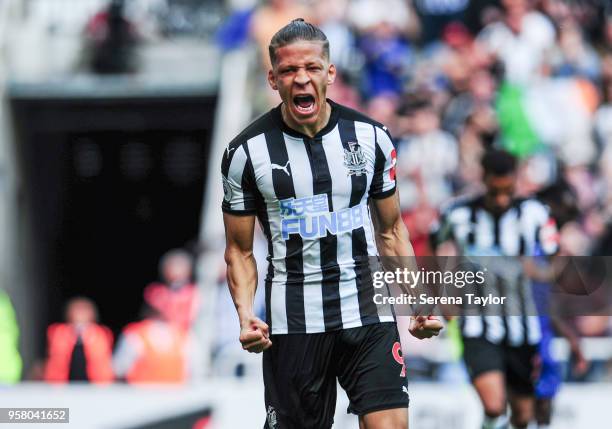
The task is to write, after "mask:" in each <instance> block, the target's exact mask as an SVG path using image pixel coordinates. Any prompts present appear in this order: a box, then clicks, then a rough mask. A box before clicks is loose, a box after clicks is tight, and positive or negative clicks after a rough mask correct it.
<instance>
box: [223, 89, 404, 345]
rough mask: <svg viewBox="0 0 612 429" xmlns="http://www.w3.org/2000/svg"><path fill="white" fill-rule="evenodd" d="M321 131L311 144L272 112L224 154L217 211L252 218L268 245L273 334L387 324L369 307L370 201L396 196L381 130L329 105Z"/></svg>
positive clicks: (391, 154)
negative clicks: (371, 199)
mask: <svg viewBox="0 0 612 429" xmlns="http://www.w3.org/2000/svg"><path fill="white" fill-rule="evenodd" d="M328 101H329V103H330V104H331V106H332V112H331V116H330V119H329V122H328V124H327V125H326V126H325V128H323V129H322V130H321V131H320V132H319V133H318V134H317V135H316V136H315V137H313V138H309V137H307V136H305V135H303V134H301V133H298V132H297V131H295V130H292V129H291V128H289V127H288V126H287V125H286V124H285V123H284V122H283V120H282V114H281V111H280V106H278V107H276V108H275V109H272V110H271V111H269V112H268V113H266V114H265V115H263V116H262V117H260V118H259V119H257V120H256V121H255V122H253V123H252V124H251V125H250V126H249V127H247V128H246V129H245V130H244V131H243V132H242V133H241V134H240V135H239V136H238V137H236V138H235V139H234V140H233V141H232V142H231V143H230V144H229V146H228V147H227V149H226V151H225V154H224V157H223V162H222V167H221V172H222V176H223V177H222V178H223V188H224V200H223V204H222V208H223V211H224V212H226V213H230V214H234V215H256V216H257V218H258V220H259V222H260V224H261V226H262V229H263V231H264V233H265V235H266V238H267V240H268V261H269V264H268V273H267V276H266V282H265V288H266V319H267V323H268V324H269V325H270V327H271V330H272V333H273V334H287V333H289V334H291V333H315V332H325V331H333V330H338V329H348V328H352V327H357V326H364V325H369V324H373V323H379V322H386V321H393V320H394V319H393V316H392V315H390V314H391V312H390V311H389V312H386V313H385V314H383V313H382V312H380V313H379V312H378V310H380V307H379V308H378V310H377V306H376V304H375V303H374V301H373V297H374V289H373V285H372V273H371V267H370V265H369V263H368V257H371V256H376V255H378V252H377V249H376V243H375V238H374V229H373V226H372V221H371V218H370V212H369V209H368V201H369V199H370V198H375V199H380V198H386V197H389V196H391V195H393V194H394V192H395V160H396V158H395V149H394V146H393V143H392V141H391V138H390V136H389V134H388V132H387V129H386V127H384V126H383V125H381V124H379V123H377V122H375V121H373V120H372V119H369V118H368V117H366V116H364V115H362V114H360V113H358V112H356V111H354V110H351V109H348V108H346V107H344V106H341V105H339V104H336V103H334V102H332V101H330V100H328Z"/></svg>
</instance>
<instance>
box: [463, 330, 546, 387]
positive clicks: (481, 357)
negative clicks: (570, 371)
mask: <svg viewBox="0 0 612 429" xmlns="http://www.w3.org/2000/svg"><path fill="white" fill-rule="evenodd" d="M537 357H538V348H537V346H532V345H522V346H518V347H511V346H507V345H504V344H493V343H491V342H490V341H487V340H486V339H484V338H464V339H463V359H464V360H465V365H466V367H467V370H468V374H469V375H470V378H471V379H472V380H474V379H475V378H476V377H478V376H479V375H481V374H483V373H485V372H488V371H501V372H502V373H503V374H504V375H505V378H506V385H507V386H508V389H509V390H511V391H512V392H514V393H518V394H522V395H533V394H534V392H535V381H536V379H537V373H536V371H537V364H536V363H537Z"/></svg>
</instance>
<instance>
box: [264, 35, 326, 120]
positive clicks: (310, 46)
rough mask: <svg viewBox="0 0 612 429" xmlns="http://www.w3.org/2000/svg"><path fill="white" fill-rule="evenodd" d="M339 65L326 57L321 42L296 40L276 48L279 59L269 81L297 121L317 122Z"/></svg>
mask: <svg viewBox="0 0 612 429" xmlns="http://www.w3.org/2000/svg"><path fill="white" fill-rule="evenodd" d="M335 78H336V68H335V67H334V65H333V64H329V61H328V59H327V58H326V57H325V53H324V50H323V44H322V43H320V42H309V41H297V42H295V43H291V44H289V45H286V46H283V47H281V48H278V49H277V50H276V63H275V64H273V65H272V70H270V71H269V72H268V82H269V83H270V86H271V87H272V89H274V90H276V91H278V93H279V95H280V97H281V99H282V100H283V103H284V104H285V106H286V113H287V115H288V116H289V119H290V120H291V121H292V122H295V124H297V125H301V126H309V125H315V124H316V123H317V119H318V118H319V116H320V115H322V114H323V112H324V106H325V102H326V101H325V95H326V93H327V85H330V84H331V83H333V82H334V79H335Z"/></svg>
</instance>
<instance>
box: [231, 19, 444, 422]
mask: <svg viewBox="0 0 612 429" xmlns="http://www.w3.org/2000/svg"><path fill="white" fill-rule="evenodd" d="M269 54H270V60H271V64H272V70H270V71H269V72H268V81H269V84H270V86H271V87H272V88H273V89H274V90H276V91H278V92H279V94H280V97H281V99H282V103H281V104H280V105H279V106H277V107H276V108H274V109H272V110H270V111H269V112H268V113H266V114H265V115H263V116H262V117H260V118H259V119H257V120H256V121H255V122H253V123H252V124H251V125H249V126H248V127H247V128H246V129H245V130H244V131H243V132H242V133H241V134H240V135H238V136H237V137H236V138H235V139H234V140H233V141H232V142H231V143H230V144H229V145H228V147H227V149H226V150H225V153H224V157H223V161H222V167H221V170H222V176H223V177H222V178H223V188H224V200H223V204H222V208H223V212H224V214H223V218H224V223H225V231H226V250H225V260H226V263H227V274H228V282H229V288H230V292H231V294H232V298H233V300H234V304H235V306H236V309H237V312H238V316H239V320H240V328H241V330H240V342H241V343H242V346H243V348H244V349H245V350H247V351H249V352H253V353H260V352H263V372H264V384H265V402H266V404H265V405H266V415H267V418H266V423H265V427H266V428H270V429H273V428H274V429H276V428H282V429H286V428H312V429H322V428H330V427H331V426H332V424H333V416H334V411H335V405H336V383H337V382H339V383H340V385H341V387H342V388H343V389H344V390H345V391H346V393H347V395H348V398H349V400H350V405H349V409H348V411H349V412H351V413H354V414H356V415H358V416H359V425H360V428H365V429H383V428H384V429H399V428H402V429H404V428H406V427H407V426H408V412H407V408H408V390H407V382H406V378H405V370H404V368H403V361H402V359H401V356H400V355H399V352H398V350H399V335H398V330H397V325H396V323H395V319H394V316H393V313H392V312H383V311H380V308H379V307H377V306H376V305H375V303H374V301H373V296H374V288H373V284H372V271H371V269H370V266H369V263H368V258H370V257H374V258H376V257H377V256H378V255H380V256H383V257H397V256H408V257H412V256H413V250H412V246H411V244H410V241H409V239H408V233H407V230H406V227H405V226H404V224H403V222H402V219H401V217H400V211H399V203H398V195H397V190H396V186H395V150H394V147H393V144H392V141H391V138H390V136H389V133H388V132H387V129H386V127H384V126H383V125H382V124H379V123H377V122H375V121H373V120H372V119H370V118H368V117H366V116H364V115H362V114H360V113H358V112H356V111H353V110H351V109H348V108H346V107H343V106H341V105H339V104H336V103H334V102H333V101H331V100H329V99H327V98H326V92H327V87H328V85H330V84H332V83H333V82H334V79H335V76H336V69H335V67H334V65H333V64H331V63H330V58H329V43H328V40H327V37H326V36H325V34H323V32H322V31H321V30H320V29H318V28H317V27H315V26H313V25H311V24H309V23H307V22H304V20H302V19H296V20H294V21H292V22H291V23H289V24H288V25H287V26H285V27H283V28H282V29H281V30H279V31H278V33H276V34H275V35H274V37H273V38H272V40H271V42H270V46H269ZM370 213H371V214H372V215H370ZM256 218H257V220H258V221H259V222H260V225H261V226H262V229H263V231H264V233H265V235H266V238H267V240H268V261H269V265H268V271H267V276H266V281H265V295H266V322H264V321H262V320H260V319H258V318H257V317H255V315H254V313H253V297H254V295H255V290H256V287H257V266H256V263H255V259H254V257H253V251H252V247H253V232H254V225H255V219H256ZM372 219H374V221H375V222H372ZM414 320H415V323H413V324H412V325H411V328H410V332H411V333H412V334H413V335H414V336H416V337H417V338H429V337H431V336H434V335H437V334H438V332H439V331H440V329H441V328H442V325H441V322H440V321H439V320H437V319H435V318H433V317H431V316H430V317H425V316H420V317H417V318H416V319H414Z"/></svg>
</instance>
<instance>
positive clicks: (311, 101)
mask: <svg viewBox="0 0 612 429" xmlns="http://www.w3.org/2000/svg"><path fill="white" fill-rule="evenodd" d="M293 105H294V106H295V108H296V110H297V111H298V112H299V113H301V114H303V115H309V114H311V113H313V112H314V111H315V98H314V97H313V96H312V95H310V94H300V95H296V96H295V97H293Z"/></svg>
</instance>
